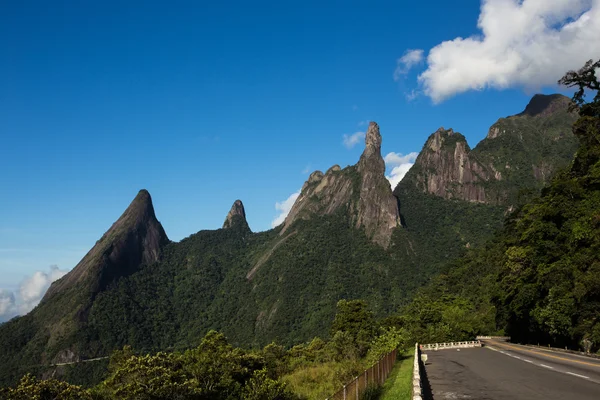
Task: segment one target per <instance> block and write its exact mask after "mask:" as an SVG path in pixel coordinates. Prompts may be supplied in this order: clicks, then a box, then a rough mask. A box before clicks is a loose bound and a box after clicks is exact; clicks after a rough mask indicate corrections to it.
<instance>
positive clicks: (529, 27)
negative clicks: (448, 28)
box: [394, 0, 600, 103]
mask: <svg viewBox="0 0 600 400" xmlns="http://www.w3.org/2000/svg"><path fill="white" fill-rule="evenodd" d="M477 27H478V28H479V30H480V34H478V35H474V36H471V37H468V38H461V37H458V38H455V39H453V40H449V41H444V42H442V43H440V44H438V45H437V46H435V47H433V48H432V49H431V50H430V51H429V54H428V56H427V69H426V70H425V71H424V72H423V73H421V74H420V75H419V77H418V81H419V84H420V86H421V87H422V88H423V92H424V93H425V95H427V96H429V97H430V98H431V99H432V100H433V102H434V103H439V102H441V101H443V100H445V99H447V98H449V97H451V96H454V95H456V94H458V93H463V92H466V91H468V90H482V89H485V88H495V89H506V88H509V87H521V88H524V89H527V90H530V91H531V90H535V89H539V88H540V87H542V86H547V85H554V84H556V82H557V80H558V79H560V78H561V77H562V76H563V75H564V73H565V72H566V71H568V70H572V69H578V68H580V67H581V66H583V64H584V63H585V62H586V61H587V60H589V59H593V58H596V57H598V54H600V40H598V38H599V37H600V0H551V1H550V0H483V1H482V4H481V12H480V14H479V20H478V22H477ZM409 52H410V51H409ZM407 54H408V53H407ZM400 60H402V59H400ZM400 60H399V62H400ZM394 77H396V74H394Z"/></svg>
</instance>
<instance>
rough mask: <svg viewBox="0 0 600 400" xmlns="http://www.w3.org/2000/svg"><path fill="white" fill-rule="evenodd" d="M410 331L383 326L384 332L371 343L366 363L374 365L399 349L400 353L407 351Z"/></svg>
mask: <svg viewBox="0 0 600 400" xmlns="http://www.w3.org/2000/svg"><path fill="white" fill-rule="evenodd" d="M409 340H410V339H409V337H408V332H407V331H406V330H404V329H399V328H396V327H390V328H383V329H382V333H381V334H380V335H379V336H377V337H376V338H375V339H374V340H373V342H372V343H371V345H370V348H369V352H368V353H367V357H366V364H367V365H373V364H375V363H376V362H377V361H379V360H380V359H381V357H383V356H385V355H386V354H388V353H390V352H391V351H393V350H394V349H398V350H399V352H400V353H404V352H406V350H407V349H408V346H409Z"/></svg>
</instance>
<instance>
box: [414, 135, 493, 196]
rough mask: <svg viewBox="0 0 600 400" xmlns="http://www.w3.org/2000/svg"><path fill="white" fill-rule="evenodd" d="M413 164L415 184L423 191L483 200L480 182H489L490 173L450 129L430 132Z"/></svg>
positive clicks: (438, 194)
mask: <svg viewBox="0 0 600 400" xmlns="http://www.w3.org/2000/svg"><path fill="white" fill-rule="evenodd" d="M415 166H416V168H415ZM415 166H413V169H414V171H413V174H414V175H415V177H414V180H415V181H414V184H415V185H416V186H417V187H418V188H419V189H420V190H422V191H423V192H426V193H431V194H435V195H437V196H440V197H444V198H447V199H451V198H458V199H462V200H468V201H472V202H480V203H483V202H485V201H486V194H485V188H484V187H483V185H481V183H483V182H486V181H489V179H490V178H491V174H490V172H489V171H488V169H487V168H486V167H484V166H482V165H481V164H480V163H479V162H478V161H477V159H475V158H474V157H472V156H471V149H470V148H469V145H468V144H467V140H466V139H465V137H464V136H463V135H461V134H460V133H458V132H454V131H453V130H452V129H447V130H446V129H444V128H439V129H438V130H437V131H436V132H435V133H433V134H432V135H431V136H430V137H429V139H427V142H426V143H425V146H423V149H422V150H421V152H420V153H419V156H418V157H417V159H416V161H415ZM415 172H418V173H417V174H415ZM407 175H408V174H407ZM409 178H410V177H409Z"/></svg>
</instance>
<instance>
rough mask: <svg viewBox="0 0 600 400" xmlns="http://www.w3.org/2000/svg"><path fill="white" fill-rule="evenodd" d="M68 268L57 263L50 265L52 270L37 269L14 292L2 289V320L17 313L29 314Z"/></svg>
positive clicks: (0, 298) (0, 310) (0, 293)
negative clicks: (59, 266) (63, 267)
mask: <svg viewBox="0 0 600 400" xmlns="http://www.w3.org/2000/svg"><path fill="white" fill-rule="evenodd" d="M67 272H69V271H66V270H61V269H59V268H58V267H57V266H56V265H51V266H50V271H48V272H45V271H36V272H34V273H33V275H32V276H29V277H27V278H25V279H23V281H22V282H21V284H20V285H19V289H18V290H17V291H15V292H14V293H13V292H11V291H8V290H6V289H0V320H6V319H9V318H12V317H14V316H15V315H23V314H27V313H28V312H29V311H31V310H33V308H34V307H35V306H36V305H38V303H39V302H40V300H42V297H44V294H45V293H46V291H47V290H48V288H49V287H50V284H51V283H52V282H54V281H55V280H57V279H59V278H61V277H62V276H64V275H65V274H66V273H67Z"/></svg>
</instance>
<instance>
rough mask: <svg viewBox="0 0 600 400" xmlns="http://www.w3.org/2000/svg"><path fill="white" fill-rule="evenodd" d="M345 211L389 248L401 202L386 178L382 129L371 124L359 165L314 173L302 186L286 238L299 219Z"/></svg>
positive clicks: (382, 244) (285, 225) (398, 220)
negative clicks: (341, 209) (290, 228)
mask: <svg viewBox="0 0 600 400" xmlns="http://www.w3.org/2000/svg"><path fill="white" fill-rule="evenodd" d="M341 207H346V208H347V213H348V216H349V217H350V218H351V220H352V221H353V222H354V225H355V227H356V228H361V227H364V229H365V233H366V234H367V236H368V237H369V238H370V239H371V240H373V241H374V242H375V243H377V244H379V245H381V246H382V247H384V248H387V247H388V246H389V243H390V239H391V235H392V230H393V229H394V228H395V227H397V226H400V214H399V211H398V202H397V200H396V198H395V197H394V196H393V194H392V190H391V188H390V185H389V183H388V181H387V179H386V178H385V163H384V161H383V158H382V157H381V134H380V132H379V126H378V125H377V124H376V123H375V122H371V123H370V125H369V128H368V130H367V133H366V137H365V150H364V152H363V154H362V155H361V157H360V160H359V162H358V164H357V165H355V166H349V167H346V168H344V169H341V168H340V166H339V165H334V166H333V167H331V168H329V170H327V172H326V173H325V174H323V173H322V172H321V171H315V172H313V173H312V174H311V175H310V176H309V178H308V180H307V181H306V182H305V183H304V185H303V186H302V190H301V192H300V195H299V196H298V198H297V199H296V202H295V203H294V205H293V207H292V209H291V210H290V213H289V214H288V216H287V218H286V220H285V222H284V226H283V228H282V230H281V232H280V234H281V235H283V234H284V233H285V232H286V231H287V229H288V228H289V227H290V226H292V224H293V223H294V222H295V221H297V220H298V219H299V218H302V219H308V218H311V217H313V216H315V215H317V216H318V215H330V214H333V213H334V212H336V211H337V210H338V209H340V208H341Z"/></svg>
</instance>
